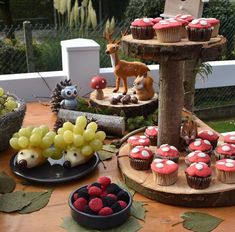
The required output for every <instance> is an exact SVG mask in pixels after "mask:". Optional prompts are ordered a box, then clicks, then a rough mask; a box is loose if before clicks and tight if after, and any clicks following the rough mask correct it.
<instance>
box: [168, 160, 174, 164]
mask: <svg viewBox="0 0 235 232" xmlns="http://www.w3.org/2000/svg"><path fill="white" fill-rule="evenodd" d="M166 164H167V165H173V164H175V162H174V161H172V160H167V161H166Z"/></svg>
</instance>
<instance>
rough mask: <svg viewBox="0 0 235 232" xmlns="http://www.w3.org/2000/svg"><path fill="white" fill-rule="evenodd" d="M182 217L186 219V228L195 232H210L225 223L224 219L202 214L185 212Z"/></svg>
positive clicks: (184, 224) (184, 222) (184, 223)
mask: <svg viewBox="0 0 235 232" xmlns="http://www.w3.org/2000/svg"><path fill="white" fill-rule="evenodd" d="M180 217H181V218H183V219H184V221H183V226H184V228H186V229H188V230H192V231H194V232H210V231H212V230H214V229H215V228H216V227H217V226H218V225H219V224H220V223H221V222H222V221H223V219H220V218H217V217H214V216H212V215H209V214H207V213H200V212H185V213H183V214H182V215H181V216H180Z"/></svg>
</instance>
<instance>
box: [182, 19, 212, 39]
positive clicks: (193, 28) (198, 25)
mask: <svg viewBox="0 0 235 232" xmlns="http://www.w3.org/2000/svg"><path fill="white" fill-rule="evenodd" d="M186 30H187V33H188V40H190V41H209V40H210V38H211V34H212V30H213V27H212V26H211V24H210V23H209V22H208V21H207V20H205V19H194V20H193V21H192V22H191V23H189V24H188V26H187V27H186Z"/></svg>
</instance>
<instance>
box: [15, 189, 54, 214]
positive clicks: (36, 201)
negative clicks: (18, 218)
mask: <svg viewBox="0 0 235 232" xmlns="http://www.w3.org/2000/svg"><path fill="white" fill-rule="evenodd" d="M52 191H53V190H52V189H49V190H47V191H46V192H26V193H25V197H26V198H27V199H29V200H31V204H30V205H28V206H26V207H24V208H23V209H21V210H20V211H19V213H20V214H26V213H32V212H35V211H38V210H40V209H42V208H43V207H45V206H46V205H47V203H48V202H49V200H50V197H51V194H52Z"/></svg>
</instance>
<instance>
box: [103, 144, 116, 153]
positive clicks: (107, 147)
mask: <svg viewBox="0 0 235 232" xmlns="http://www.w3.org/2000/svg"><path fill="white" fill-rule="evenodd" d="M102 150H104V151H109V152H112V153H115V154H116V153H117V152H118V150H119V149H117V148H116V147H115V146H114V145H112V144H105V145H103V148H102Z"/></svg>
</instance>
